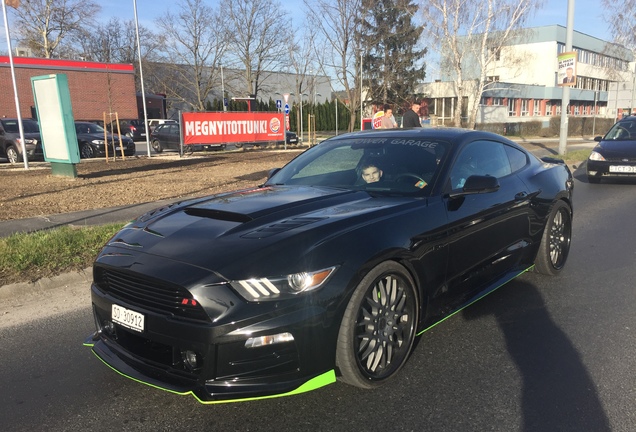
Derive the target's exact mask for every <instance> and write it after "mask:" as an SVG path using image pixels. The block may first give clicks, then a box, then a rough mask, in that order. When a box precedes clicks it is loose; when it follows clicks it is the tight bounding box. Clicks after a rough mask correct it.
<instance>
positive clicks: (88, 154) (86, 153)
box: [80, 142, 95, 159]
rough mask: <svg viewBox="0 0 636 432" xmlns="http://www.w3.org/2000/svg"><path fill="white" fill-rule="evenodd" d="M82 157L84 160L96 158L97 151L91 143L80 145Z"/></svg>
mask: <svg viewBox="0 0 636 432" xmlns="http://www.w3.org/2000/svg"><path fill="white" fill-rule="evenodd" d="M80 157H81V158H82V159H92V158H94V157H95V149H94V148H93V146H92V145H90V144H89V143H86V142H85V143H82V144H81V145H80Z"/></svg>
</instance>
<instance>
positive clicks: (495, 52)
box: [490, 47, 501, 81]
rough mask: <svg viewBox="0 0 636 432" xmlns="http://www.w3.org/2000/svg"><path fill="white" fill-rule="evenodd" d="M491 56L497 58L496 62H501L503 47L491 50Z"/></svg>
mask: <svg viewBox="0 0 636 432" xmlns="http://www.w3.org/2000/svg"><path fill="white" fill-rule="evenodd" d="M490 54H491V55H492V56H493V57H494V58H495V61H499V60H501V47H492V48H490ZM497 81H499V80H497Z"/></svg>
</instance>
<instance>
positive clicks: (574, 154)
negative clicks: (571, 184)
mask: <svg viewBox="0 0 636 432" xmlns="http://www.w3.org/2000/svg"><path fill="white" fill-rule="evenodd" d="M590 153H592V149H583V150H574V151H571V152H567V153H566V154H564V155H561V154H558V155H554V156H552V157H554V158H557V159H563V160H564V161H565V162H566V163H574V162H583V161H585V160H587V158H588V156H589V155H590Z"/></svg>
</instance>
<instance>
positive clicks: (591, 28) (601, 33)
mask: <svg viewBox="0 0 636 432" xmlns="http://www.w3.org/2000/svg"><path fill="white" fill-rule="evenodd" d="M417 1H425V0H415V2H417ZM570 1H574V2H575V4H574V30H576V31H578V32H581V33H585V34H587V35H590V36H594V37H597V38H599V39H603V40H608V41H609V40H610V39H611V35H610V32H609V31H608V26H607V23H605V22H604V21H603V18H602V12H603V10H602V8H599V0H570ZM216 2H217V0H210V3H211V4H214V3H216ZM98 3H99V4H100V5H101V6H102V12H101V15H100V17H101V19H102V21H104V22H106V21H108V20H109V19H110V18H111V17H119V18H123V19H126V20H128V19H134V16H135V15H134V8H133V4H134V0H101V1H98ZM175 3H178V0H177V1H175V0H137V16H138V19H139V24H140V25H142V26H144V27H147V28H150V29H152V28H153V27H154V26H153V20H154V19H155V18H157V17H159V16H161V15H162V14H164V13H165V12H166V11H168V10H169V8H174V7H175ZM281 3H282V4H284V5H285V6H284V7H285V8H286V9H288V10H289V11H290V12H291V14H292V18H293V22H294V25H301V23H302V21H303V20H302V17H300V16H298V15H299V14H301V13H302V12H301V11H302V8H303V1H302V0H287V1H284V2H283V1H281ZM567 4H568V1H567V0H544V5H543V8H542V9H541V10H539V11H538V12H537V13H536V15H535V16H534V17H533V18H531V19H530V20H529V23H528V26H530V27H538V26H543V25H551V24H559V25H562V26H563V27H565V26H566V24H567V22H566V16H567ZM9 26H11V22H9ZM0 32H1V34H0V50H2V51H6V49H7V44H6V37H5V34H6V33H5V28H4V17H2V20H0ZM13 48H14V49H15V46H14V47H13Z"/></svg>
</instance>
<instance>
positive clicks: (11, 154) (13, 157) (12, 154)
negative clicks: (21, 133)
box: [6, 145, 22, 164]
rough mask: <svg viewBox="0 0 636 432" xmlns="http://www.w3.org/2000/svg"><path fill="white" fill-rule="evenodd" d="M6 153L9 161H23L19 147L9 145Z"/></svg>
mask: <svg viewBox="0 0 636 432" xmlns="http://www.w3.org/2000/svg"><path fill="white" fill-rule="evenodd" d="M6 153H7V159H8V160H9V163H11V164H17V163H18V162H22V156H21V155H20V153H18V149H17V148H16V147H15V146H14V145H10V146H9V147H7V151H6Z"/></svg>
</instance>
